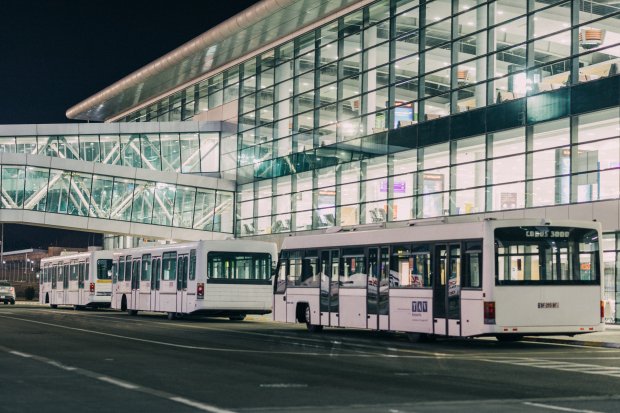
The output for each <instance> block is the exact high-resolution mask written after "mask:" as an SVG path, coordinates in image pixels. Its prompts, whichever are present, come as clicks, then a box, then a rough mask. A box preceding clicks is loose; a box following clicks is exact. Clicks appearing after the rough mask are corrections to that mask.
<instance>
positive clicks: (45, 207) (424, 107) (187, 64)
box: [0, 0, 620, 322]
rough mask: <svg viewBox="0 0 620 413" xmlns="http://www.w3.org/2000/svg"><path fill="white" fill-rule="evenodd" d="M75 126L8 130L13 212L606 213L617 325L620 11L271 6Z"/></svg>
mask: <svg viewBox="0 0 620 413" xmlns="http://www.w3.org/2000/svg"><path fill="white" fill-rule="evenodd" d="M67 116H68V117H69V118H71V119H81V120H87V121H89V122H90V123H88V124H67V125H11V126H2V127H0V151H1V152H2V154H1V156H2V157H1V160H2V205H1V208H4V210H0V211H1V213H2V214H3V215H2V216H3V217H10V219H12V220H13V221H14V222H17V221H19V222H26V223H28V222H30V223H38V224H46V225H47V224H49V225H56V226H65V227H74V226H75V225H76V224H75V222H79V223H80V225H81V226H82V228H83V229H88V230H93V231H100V232H106V233H113V234H124V235H128V236H133V237H137V238H149V237H151V238H167V239H197V238H203V239H204V238H208V239H219V238H226V237H232V236H234V237H237V238H246V237H247V238H260V239H275V240H281V239H283V238H284V237H286V236H288V235H290V234H291V233H301V232H304V233H305V232H309V231H314V232H317V231H318V232H320V231H326V230H328V229H329V228H334V227H351V226H359V225H366V226H377V227H379V226H381V227H391V226H399V225H407V224H408V223H411V222H412V221H415V220H418V219H427V218H433V219H437V218H445V217H453V218H449V219H455V220H457V219H461V217H465V218H463V219H468V218H469V217H467V216H470V217H497V218H521V217H537V218H546V219H580V220H597V221H600V222H601V223H602V225H603V230H604V232H605V239H604V243H603V246H604V250H605V273H606V285H605V290H606V292H607V298H608V300H609V302H610V303H611V305H610V308H609V314H608V319H609V321H612V320H614V319H615V321H616V322H620V305H618V304H615V303H620V264H619V263H620V3H618V2H613V1H608V0H432V1H431V0H427V1H425V0H372V1H371V0H263V1H261V2H259V3H257V4H256V5H254V6H252V7H251V8H249V9H247V10H246V11H244V12H242V13H240V14H239V15H237V16H235V17H233V18H231V19H229V20H227V21H225V22H223V23H222V24H220V25H219V26H217V27H215V28H213V29H211V30H209V31H208V32H206V33H204V34H203V35H201V36H199V37H197V38H195V39H193V40H191V41H189V42H188V43H186V44H184V45H181V46H180V47H179V48H178V49H176V50H174V51H172V52H170V53H169V54H167V55H165V56H163V57H161V58H160V59H158V60H156V61H155V62H153V63H151V64H149V65H147V66H145V67H144V68H142V69H140V70H138V71H136V72H134V73H132V74H130V75H128V76H127V77H125V78H123V79H121V80H119V81H118V82H116V83H115V84H113V85H111V86H109V87H108V88H106V89H104V90H102V91H101V92H99V93H97V94H96V95H94V96H92V97H90V98H88V99H86V100H84V101H83V102H81V103H79V104H77V105H75V106H74V107H72V108H70V109H69V110H68V111H67ZM19 185H21V186H19ZM20 192H21V193H20ZM7 214H8V215H7ZM4 219H5V220H7V219H9V218H4ZM20 220H21V221H20ZM76 220H77V221H76ZM332 230H333V229H332ZM108 244H109V245H108V246H109V247H112V246H115V245H118V238H114V237H110V238H109V239H108Z"/></svg>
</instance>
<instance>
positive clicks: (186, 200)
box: [0, 165, 234, 233]
mask: <svg viewBox="0 0 620 413" xmlns="http://www.w3.org/2000/svg"><path fill="white" fill-rule="evenodd" d="M0 175H1V180H0V209H13V210H14V209H17V210H31V211H39V212H51V213H56V214H65V215H73V216H82V217H92V218H102V219H110V220H117V221H127V222H136V223H143V224H153V225H164V226H168V227H175V228H188V229H195V230H200V231H215V232H223V233H232V232H233V216H234V214H233V207H234V193H233V192H231V191H222V190H215V189H205V188H199V187H192V186H184V185H179V184H169V183H162V182H154V181H145V180H137V179H127V178H121V177H114V176H105V175H98V174H92V173H84V172H76V171H70V170H59V169H50V168H41V167H36V166H27V165H26V166H25V165H2V166H1V167H0Z"/></svg>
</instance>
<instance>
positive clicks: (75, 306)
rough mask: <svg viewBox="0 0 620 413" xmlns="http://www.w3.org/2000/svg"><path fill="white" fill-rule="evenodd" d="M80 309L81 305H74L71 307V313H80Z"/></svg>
mask: <svg viewBox="0 0 620 413" xmlns="http://www.w3.org/2000/svg"><path fill="white" fill-rule="evenodd" d="M81 309H82V306H81V305H74V306H73V311H80V310H81Z"/></svg>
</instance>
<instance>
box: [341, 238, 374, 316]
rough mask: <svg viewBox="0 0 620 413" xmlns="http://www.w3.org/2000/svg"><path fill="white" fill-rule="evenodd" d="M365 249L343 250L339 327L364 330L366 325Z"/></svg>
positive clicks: (367, 276) (366, 277)
mask: <svg viewBox="0 0 620 413" xmlns="http://www.w3.org/2000/svg"><path fill="white" fill-rule="evenodd" d="M366 253H367V252H366V249H365V248H360V247H355V248H343V249H342V266H343V267H342V268H341V269H340V282H339V286H338V307H339V308H338V310H339V313H338V322H339V323H340V324H339V326H340V327H354V328H366V327H367V325H368V322H367V320H368V315H367V308H366V306H367V300H366V289H367V288H368V287H367V286H368V278H369V274H368V269H367V268H366V266H367V261H368V260H367V259H366Z"/></svg>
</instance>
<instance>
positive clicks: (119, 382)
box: [97, 376, 140, 390]
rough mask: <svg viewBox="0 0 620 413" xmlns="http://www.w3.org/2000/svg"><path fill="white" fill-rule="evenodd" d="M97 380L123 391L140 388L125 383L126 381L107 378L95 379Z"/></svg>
mask: <svg viewBox="0 0 620 413" xmlns="http://www.w3.org/2000/svg"><path fill="white" fill-rule="evenodd" d="M97 380H101V381H105V382H106V383H110V384H113V385H115V386H118V387H122V388H123V389H129V390H135V389H138V388H140V386H137V385H135V384H131V383H127V382H126V381H122V380H118V379H114V378H112V377H108V376H99V377H97Z"/></svg>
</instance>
